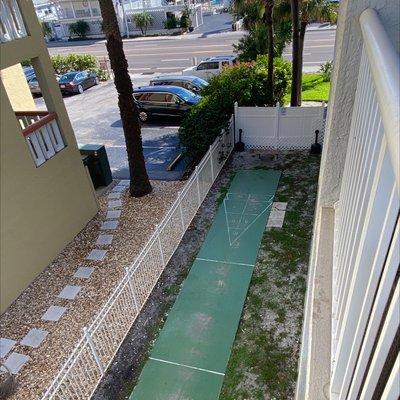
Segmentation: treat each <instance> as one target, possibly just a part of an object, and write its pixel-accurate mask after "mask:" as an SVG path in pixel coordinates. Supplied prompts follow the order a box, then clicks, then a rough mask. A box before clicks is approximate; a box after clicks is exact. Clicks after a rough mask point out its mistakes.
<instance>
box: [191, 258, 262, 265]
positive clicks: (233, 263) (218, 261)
mask: <svg viewBox="0 0 400 400" xmlns="http://www.w3.org/2000/svg"><path fill="white" fill-rule="evenodd" d="M196 260H200V261H209V262H214V263H222V264H232V265H241V266H244V267H254V264H246V263H238V262H233V261H221V260H210V259H209V258H200V257H196Z"/></svg>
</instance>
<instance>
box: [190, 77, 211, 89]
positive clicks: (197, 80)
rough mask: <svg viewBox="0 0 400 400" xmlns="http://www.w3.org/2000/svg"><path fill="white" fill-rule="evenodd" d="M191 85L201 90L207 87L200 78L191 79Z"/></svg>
mask: <svg viewBox="0 0 400 400" xmlns="http://www.w3.org/2000/svg"><path fill="white" fill-rule="evenodd" d="M193 83H194V84H195V85H197V86H200V87H201V88H203V87H205V86H207V85H208V82H207V81H205V80H204V79H201V78H196V79H193Z"/></svg>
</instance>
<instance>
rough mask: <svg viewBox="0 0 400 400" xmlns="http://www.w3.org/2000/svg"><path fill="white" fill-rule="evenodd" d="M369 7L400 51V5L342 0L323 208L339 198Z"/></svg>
mask: <svg viewBox="0 0 400 400" xmlns="http://www.w3.org/2000/svg"><path fill="white" fill-rule="evenodd" d="M367 8H374V9H376V10H377V11H378V14H379V17H380V18H381V20H382V21H384V25H385V29H386V31H387V33H388V35H389V37H390V38H391V39H392V40H393V44H394V46H395V48H396V49H397V51H399V49H400V36H399V35H398V18H399V14H400V2H398V1H380V0H363V1H349V0H342V1H341V2H340V18H339V21H338V27H337V31H336V42H335V66H334V70H333V74H332V80H331V93H330V99H329V104H328V116H327V122H326V129H325V142H324V151H323V156H322V162H321V172H320V179H319V188H320V189H319V201H320V206H321V207H333V205H334V203H335V202H336V201H337V200H338V199H339V192H340V185H341V179H342V175H343V166H344V160H345V157H346V149H347V140H348V135H349V131H350V123H351V116H352V113H353V105H354V96H355V92H356V87H357V75H358V68H359V64H360V57H361V47H362V46H361V44H362V39H361V29H360V24H359V22H358V18H359V16H360V14H361V13H362V11H364V10H365V9H367Z"/></svg>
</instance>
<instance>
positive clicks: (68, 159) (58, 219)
mask: <svg viewBox="0 0 400 400" xmlns="http://www.w3.org/2000/svg"><path fill="white" fill-rule="evenodd" d="M20 7H21V11H22V13H23V16H24V20H25V21H26V25H27V30H28V32H29V33H30V36H29V37H26V38H23V39H18V40H15V41H12V42H7V43H1V45H0V66H1V68H0V69H1V70H2V71H4V70H5V69H6V70H7V73H6V74H2V75H1V83H0V89H1V90H0V103H1V106H0V121H1V129H0V171H1V172H0V174H1V175H0V250H1V251H0V253H1V254H0V311H1V312H3V311H4V310H5V309H6V308H7V307H8V306H9V304H10V303H11V302H12V301H13V300H14V299H15V298H16V297H17V296H18V295H19V294H20V293H21V292H22V291H23V290H24V289H25V288H26V287H27V286H28V285H29V284H30V282H32V280H33V279H35V277H36V276H37V275H38V274H39V273H40V272H41V271H43V270H44V269H45V268H46V267H47V266H48V265H49V264H50V263H51V261H52V260H53V259H54V258H55V257H56V256H57V255H58V254H59V253H60V252H61V251H62V250H63V248H64V247H65V246H66V245H67V244H68V243H69V242H70V241H71V240H72V239H73V238H74V236H75V235H76V234H78V233H79V231H81V230H82V228H83V227H84V226H85V225H86V223H87V222H88V221H89V220H90V219H91V218H92V217H93V216H94V215H95V214H96V212H97V210H98V205H97V200H96V197H95V193H94V190H93V186H92V184H91V181H90V178H89V177H88V174H87V172H86V169H85V168H84V166H83V164H82V160H81V157H80V154H79V150H78V148H77V144H76V139H75V136H74V132H73V130H72V127H71V123H70V121H69V118H68V115H67V113H66V110H65V106H64V102H63V99H62V96H61V93H60V91H59V88H58V85H57V82H56V80H55V77H54V70H53V68H52V65H51V62H50V59H49V55H48V51H47V48H46V46H45V44H44V41H43V37H42V34H41V30H40V27H39V25H38V22H37V17H36V14H35V11H34V8H33V4H32V2H25V1H24V2H20ZM28 58H31V59H32V63H33V66H34V67H35V70H36V76H37V78H38V81H39V85H40V87H41V90H42V93H43V96H44V100H45V103H46V105H47V109H48V111H51V112H55V113H56V114H57V122H58V125H59V128H60V131H61V134H62V135H63V137H64V140H65V142H66V144H67V147H66V148H64V149H63V150H61V151H60V152H59V153H57V154H55V155H54V156H53V157H52V158H51V159H49V160H47V161H46V162H45V163H44V164H42V165H41V166H40V167H36V165H35V163H34V161H33V159H32V157H31V154H30V151H29V148H28V146H27V143H26V141H25V139H24V137H23V135H22V132H21V127H20V126H19V123H18V121H17V119H16V117H15V114H14V111H15V109H17V108H19V107H20V106H21V108H23V109H26V108H27V107H28V108H31V109H34V104H33V103H32V102H31V103H30V104H28V103H25V101H27V100H26V99H25V95H22V94H21V93H19V94H18V93H14V91H15V90H21V87H23V85H22V84H21V82H16V81H12V82H11V81H9V76H10V75H13V74H15V73H16V71H17V70H18V69H19V67H13V68H11V69H9V67H10V66H13V65H16V64H18V63H19V62H21V60H23V59H28ZM10 71H12V72H10ZM19 71H20V72H21V70H19ZM21 85H22V86H21ZM5 87H7V90H6V89H5ZM14 107H15V109H14V110H13V108H14ZM50 273H51V271H50Z"/></svg>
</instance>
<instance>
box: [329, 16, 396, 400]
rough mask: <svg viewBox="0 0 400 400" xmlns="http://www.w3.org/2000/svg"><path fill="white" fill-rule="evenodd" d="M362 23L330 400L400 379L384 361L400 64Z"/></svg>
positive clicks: (337, 258)
mask: <svg viewBox="0 0 400 400" xmlns="http://www.w3.org/2000/svg"><path fill="white" fill-rule="evenodd" d="M360 25H361V31H362V37H363V47H362V56H361V62H360V68H359V73H358V82H357V90H356V95H355V102H354V108H353V115H352V123H351V128H350V134H349V142H348V147H347V154H346V161H345V166H344V172H343V178H342V186H341V192H340V198H339V203H338V208H337V213H338V216H337V219H336V224H337V226H336V229H335V246H334V248H335V254H334V269H333V288H332V289H333V299H332V304H333V321H332V331H333V332H332V371H331V372H332V376H331V388H330V398H331V399H358V398H361V399H372V398H385V399H389V398H395V397H381V395H382V393H383V391H385V393H392V392H393V390H392V389H393V387H392V386H391V385H393V379H391V380H390V379H389V380H386V378H387V376H389V375H390V376H395V379H397V382H398V379H399V376H398V370H397V371H396V365H394V366H393V365H391V364H390V362H386V360H388V357H389V355H390V353H391V351H393V350H391V346H392V344H393V343H394V340H395V336H396V332H397V329H398V326H399V315H400V306H399V304H400V302H399V287H398V285H397V284H396V282H397V281H396V274H397V269H398V265H399V253H400V250H399V221H398V213H399V147H400V146H399V135H400V132H399V128H400V125H399V111H400V101H399V98H400V95H399V87H400V86H399V76H400V63H399V54H398V53H397V52H396V50H395V49H394V47H393V45H392V43H391V41H390V38H389V37H388V36H387V34H386V32H385V29H384V27H383V25H382V23H381V21H380V19H379V16H378V14H377V13H376V12H375V11H374V10H372V9H368V10H365V11H364V12H363V13H362V14H361V17H360ZM383 371H385V372H383ZM385 376H386V378H385ZM395 381H396V380H395ZM396 398H397V396H396Z"/></svg>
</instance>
